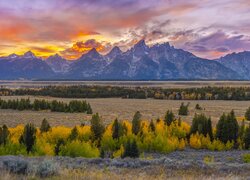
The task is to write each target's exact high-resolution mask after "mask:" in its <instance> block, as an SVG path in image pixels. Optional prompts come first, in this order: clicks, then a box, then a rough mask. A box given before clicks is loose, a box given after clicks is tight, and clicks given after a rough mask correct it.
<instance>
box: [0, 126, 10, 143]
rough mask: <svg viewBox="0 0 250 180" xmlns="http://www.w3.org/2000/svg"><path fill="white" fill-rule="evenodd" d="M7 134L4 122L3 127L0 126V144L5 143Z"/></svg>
mask: <svg viewBox="0 0 250 180" xmlns="http://www.w3.org/2000/svg"><path fill="white" fill-rule="evenodd" d="M8 136H9V130H8V127H7V126H6V125H5V124H4V125H3V127H0V145H1V144H4V145H6V143H7V140H8Z"/></svg>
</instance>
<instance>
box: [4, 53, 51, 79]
mask: <svg viewBox="0 0 250 180" xmlns="http://www.w3.org/2000/svg"><path fill="white" fill-rule="evenodd" d="M53 75H54V72H53V71H52V69H51V68H50V67H49V66H48V65H47V64H46V63H45V62H44V61H43V60H41V59H39V58H37V57H35V55H34V54H33V53H32V52H27V53H25V54H24V55H23V56H17V55H10V56H8V57H5V58H1V59H0V77H1V79H22V78H23V79H41V78H45V79H46V78H51V77H53Z"/></svg>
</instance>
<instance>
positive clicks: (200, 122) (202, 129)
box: [190, 114, 213, 139]
mask: <svg viewBox="0 0 250 180" xmlns="http://www.w3.org/2000/svg"><path fill="white" fill-rule="evenodd" d="M196 132H198V133H199V134H203V135H204V136H207V135H209V137H210V139H213V132H212V122H211V119H210V118H207V117H206V116H205V115H204V114H200V115H197V114H195V116H194V118H193V121H192V125H191V130H190V134H195V133H196Z"/></svg>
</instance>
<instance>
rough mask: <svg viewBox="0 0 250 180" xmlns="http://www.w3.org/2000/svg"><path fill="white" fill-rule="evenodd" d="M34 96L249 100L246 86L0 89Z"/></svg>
mask: <svg viewBox="0 0 250 180" xmlns="http://www.w3.org/2000/svg"><path fill="white" fill-rule="evenodd" d="M13 95H17V96H19V95H34V96H51V97H61V98H111V97H118V98H131V99H146V98H153V99H169V100H238V101H241V100H250V88H249V87H210V86H208V87H201V88H183V89H181V88H178V89H164V88H155V87H134V88H132V87H118V86H117V87H116V86H87V85H84V86H81V85H79V86H48V87H43V88H37V89H36V88H32V89H25V88H21V89H8V88H7V89H6V88H1V89H0V96H13Z"/></svg>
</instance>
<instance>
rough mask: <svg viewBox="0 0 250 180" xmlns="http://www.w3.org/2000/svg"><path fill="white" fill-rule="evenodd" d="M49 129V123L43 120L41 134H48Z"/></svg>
mask: <svg viewBox="0 0 250 180" xmlns="http://www.w3.org/2000/svg"><path fill="white" fill-rule="evenodd" d="M50 129H51V127H50V125H49V122H48V121H47V120H46V119H43V121H42V124H41V127H40V131H41V133H44V132H48V131H49V130H50Z"/></svg>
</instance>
